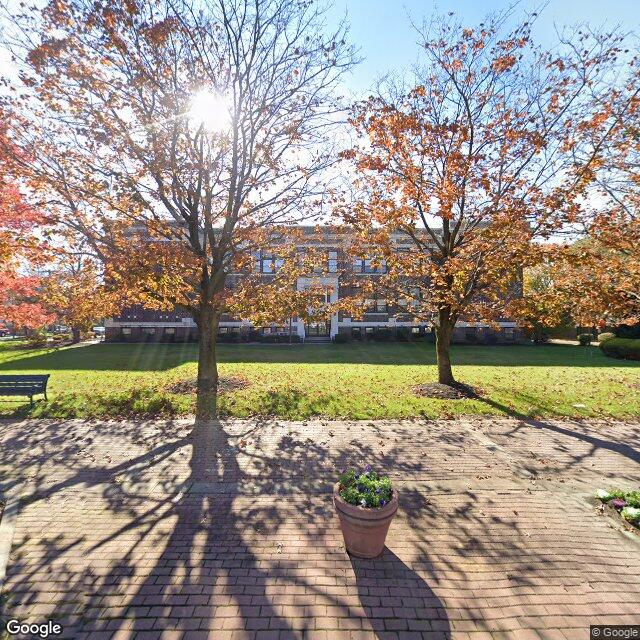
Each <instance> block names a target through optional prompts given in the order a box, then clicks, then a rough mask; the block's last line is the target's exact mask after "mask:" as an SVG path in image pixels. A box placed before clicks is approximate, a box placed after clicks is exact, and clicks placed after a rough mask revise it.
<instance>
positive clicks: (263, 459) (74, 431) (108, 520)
mask: <svg viewBox="0 0 640 640" xmlns="http://www.w3.org/2000/svg"><path fill="white" fill-rule="evenodd" d="M223 427H224V430H223V431H220V432H219V433H218V435H217V436H215V437H214V436H212V435H211V433H210V432H206V431H204V430H199V431H198V432H196V433H192V432H191V427H190V425H189V423H187V422H171V423H168V422H163V423H157V422H155V423H135V424H133V423H124V422H118V423H115V422H113V423H105V422H75V421H61V422H54V421H30V422H21V423H17V422H2V423H0V487H1V489H0V490H1V491H2V493H4V495H5V496H6V497H8V499H9V502H8V504H15V503H16V499H17V497H20V498H21V503H20V509H19V512H18V514H17V517H16V518H15V525H16V526H15V532H14V537H13V546H12V551H11V555H10V559H9V565H8V569H7V577H6V581H5V585H4V607H3V611H2V615H1V616H0V617H3V618H5V619H10V618H17V619H20V620H24V621H36V622H43V621H44V620H46V619H49V618H52V619H55V620H57V621H59V622H60V623H61V624H62V625H63V626H64V629H65V631H64V637H70V638H91V639H92V640H94V639H96V640H99V639H101V638H133V637H135V638H137V639H143V638H187V639H190V638H212V639H216V640H218V639H224V638H233V639H236V638H238V639H241V638H242V639H244V638H247V639H249V638H322V639H323V640H324V639H326V640H331V639H333V638H337V639H342V638H345V639H349V640H350V639H351V638H353V639H354V640H355V639H357V638H379V639H383V638H384V639H386V638H393V639H404V638H407V639H409V638H455V639H463V638H464V639H468V638H477V639H478V640H480V639H481V638H517V639H520V638H522V639H527V638H549V639H555V638H558V639H560V640H563V639H566V638H576V639H578V638H579V639H586V638H588V636H589V632H588V627H589V624H602V623H611V624H631V623H636V624H640V604H639V603H640V536H638V535H637V534H635V533H630V532H628V531H626V530H625V529H624V527H623V526H622V525H620V524H619V523H618V522H617V521H616V520H614V519H611V518H609V517H608V516H606V515H605V516H603V515H599V514H598V513H597V509H596V505H595V503H594V501H593V500H592V498H591V496H592V494H593V491H594V489H595V488H597V487H600V486H611V485H620V486H623V487H629V488H631V487H634V486H635V487H637V486H639V485H640V424H621V423H612V422H602V423H596V422H573V421H565V422H533V421H531V422H523V421H516V420H508V419H502V420H483V419H479V418H478V419H475V418H470V419H465V420H455V421H441V422H424V421H406V422H375V423H374V422H361V423H342V422H341V423H335V422H309V423H283V422H260V423H256V422H243V423H241V422H234V423H225V424H224V425H223ZM212 439H213V440H215V441H214V442H212V441H211V440H212ZM211 451H215V452H216V453H213V454H211V453H210V452H211ZM367 463H370V464H373V465H374V466H375V467H377V468H379V469H382V470H384V471H386V472H388V473H389V474H390V475H391V476H392V478H393V479H394V481H395V483H396V486H397V487H398V488H399V491H400V500H401V508H400V511H399V515H398V517H397V518H396V520H395V521H394V523H393V524H392V527H391V530H390V533H389V538H388V540H387V543H388V548H387V549H386V550H385V552H384V554H383V556H382V557H381V558H379V559H376V560H374V561H371V560H369V561H365V560H356V559H354V558H350V557H349V556H348V555H347V554H346V553H345V551H344V548H343V545H342V538H341V535H340V531H339V529H338V526H337V521H336V518H335V516H334V514H333V509H332V505H331V499H330V493H329V492H330V489H331V483H332V481H333V479H334V478H335V476H336V469H339V468H341V467H344V466H347V465H348V464H358V465H360V464H362V465H364V464H367Z"/></svg>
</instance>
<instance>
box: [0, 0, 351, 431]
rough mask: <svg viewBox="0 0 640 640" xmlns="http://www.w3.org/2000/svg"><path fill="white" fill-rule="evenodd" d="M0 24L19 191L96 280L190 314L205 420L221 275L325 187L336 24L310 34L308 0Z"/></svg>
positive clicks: (59, 3) (74, 9) (228, 1)
mask: <svg viewBox="0 0 640 640" xmlns="http://www.w3.org/2000/svg"><path fill="white" fill-rule="evenodd" d="M7 22H8V23H9V24H10V25H11V26H10V27H9V28H8V29H7V36H6V40H7V43H8V45H9V47H10V48H11V49H12V51H13V54H14V56H15V58H16V60H17V61H18V63H21V73H22V80H23V83H24V85H26V87H27V88H26V90H25V91H23V92H22V93H21V95H22V96H25V97H26V99H27V100H26V104H24V103H23V104H19V105H16V108H18V109H19V110H20V111H21V112H22V113H23V114H32V117H31V118H29V117H26V116H25V124H24V126H23V127H22V128H21V129H20V130H19V131H17V132H16V134H15V135H17V136H18V137H23V138H24V139H26V140H28V139H29V138H30V137H31V136H32V135H34V134H35V135H36V140H35V141H34V144H35V146H36V147H38V148H39V149H40V150H41V153H39V154H38V155H37V156H36V160H37V162H35V163H31V166H30V167H29V168H30V169H31V170H32V176H33V187H34V188H35V189H38V190H40V191H44V192H50V193H51V194H52V197H51V198H50V199H48V202H49V203H50V205H51V206H53V207H56V208H57V211H58V213H59V215H60V217H61V223H62V224H67V225H69V226H70V227H73V228H74V230H77V231H79V232H81V233H83V234H84V235H85V236H86V237H87V239H88V240H89V241H90V242H91V243H92V245H93V248H94V250H95V252H96V253H97V254H100V255H102V256H104V257H106V259H107V260H108V261H109V262H110V267H109V268H108V269H107V271H108V273H109V277H110V278H111V282H117V283H119V284H120V285H121V286H122V287H125V286H126V285H128V284H130V283H133V289H134V290H135V293H136V294H137V293H138V292H141V293H142V294H143V295H144V296H145V299H146V300H150V301H151V300H157V301H158V304H173V303H176V302H177V303H179V304H181V305H182V306H184V307H186V308H187V309H189V311H190V312H191V313H192V314H193V316H194V318H195V321H196V323H197V325H198V328H199V333H200V345H199V356H198V382H197V391H198V399H197V405H196V415H197V417H198V418H199V419H208V418H211V417H213V416H215V412H216V392H217V385H218V373H217V364H216V363H217V360H216V350H215V337H216V333H217V326H218V321H219V318H220V315H221V314H222V313H223V312H224V311H225V309H226V304H227V298H228V296H229V293H228V291H227V287H226V283H227V282H228V276H229V274H230V273H231V272H232V271H233V269H234V268H235V265H237V264H239V263H240V264H241V263H242V262H243V255H246V254H249V253H250V252H251V251H253V250H254V249H255V247H256V246H257V244H258V243H259V242H260V241H261V240H262V238H263V237H264V236H263V232H264V231H265V230H266V229H269V228H270V227H273V226H277V225H282V224H287V223H291V222H292V221H294V220H299V219H300V218H301V217H303V216H304V215H305V214H306V213H307V211H308V209H307V204H308V203H309V202H311V201H313V200H314V199H315V198H317V197H318V196H319V195H320V193H321V192H322V191H323V190H324V189H325V187H326V185H325V183H324V181H323V180H322V179H321V174H322V172H323V171H324V170H325V169H326V168H327V167H328V166H329V165H330V164H331V163H332V162H333V161H334V154H332V153H329V150H328V148H327V146H326V142H327V140H328V132H329V131H330V130H331V127H332V126H333V125H334V124H335V120H336V109H337V106H336V102H335V99H334V88H335V87H336V85H337V83H338V81H339V78H340V76H341V74H342V73H343V72H344V71H345V70H346V69H348V68H349V67H350V66H351V65H352V64H353V62H354V58H353V52H352V49H351V47H350V46H349V45H348V44H347V43H346V41H345V27H344V26H341V27H339V28H338V29H337V31H336V32H334V33H330V34H325V33H323V11H322V9H320V8H319V6H318V4H317V3H316V2H312V1H308V0H294V1H292V2H282V1H281V0H204V1H198V2H191V1H190V0H178V1H176V2H174V1H168V0H161V1H160V2H153V3H150V2H137V1H136V0H116V1H114V0H108V1H98V2H94V1H93V0H67V1H64V0H51V1H50V2H48V3H47V4H46V6H45V7H44V9H43V10H41V11H40V10H38V9H35V8H34V9H31V8H28V9H24V11H23V12H22V13H20V14H19V15H12V16H7ZM43 123H44V124H43ZM43 134H44V135H43ZM78 204H80V205H81V206H78ZM138 241H139V242H138ZM136 243H137V244H136ZM145 244H146V249H145ZM154 259H157V260H158V261H159V263H158V262H156V263H154ZM130 265H137V266H138V267H139V269H140V271H139V273H138V276H139V277H136V274H135V273H131V272H130V271H128V267H129V266H130ZM162 265H183V266H184V267H185V270H184V272H182V273H169V272H167V271H166V270H164V269H163V268H162Z"/></svg>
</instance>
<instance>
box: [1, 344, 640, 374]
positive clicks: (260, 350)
mask: <svg viewBox="0 0 640 640" xmlns="http://www.w3.org/2000/svg"><path fill="white" fill-rule="evenodd" d="M218 353H219V358H220V362H222V363H225V362H226V363H256V364H257V363H264V364H269V363H273V364H378V365H435V349H434V346H433V345H432V344H430V343H425V342H415V343H402V342H390V343H357V342H352V343H348V344H339V345H335V344H314V345H311V344H304V345H296V346H295V347H291V345H288V344H287V345H264V344H249V345H228V344H221V345H219V346H218ZM452 355H453V361H454V366H456V367H461V366H480V367H481V366H492V367H518V366H528V367H531V366H534V367H578V368H579V367H598V368H610V367H622V368H636V369H637V368H640V363H637V362H632V361H626V360H615V359H613V358H608V357H606V356H604V355H603V354H602V353H601V351H600V350H599V349H598V348H597V347H587V348H585V347H576V346H573V345H539V346H534V345H507V346H495V345H493V346H472V345H467V346H465V345H454V346H453V347H452ZM196 358H197V345H194V344H188V343H184V344H145V343H135V344H111V343H106V344H105V343H101V344H92V345H87V346H81V347H75V348H62V349H49V350H47V351H44V352H43V351H42V350H36V351H24V350H19V351H12V352H10V353H0V371H65V370H80V371H82V370H86V371H89V370H92V371H97V372H99V371H166V370H169V369H174V368H175V367H179V366H181V365H183V364H186V363H195V362H196Z"/></svg>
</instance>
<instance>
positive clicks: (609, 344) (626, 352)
mask: <svg viewBox="0 0 640 640" xmlns="http://www.w3.org/2000/svg"><path fill="white" fill-rule="evenodd" d="M600 348H601V349H602V351H603V352H604V354H605V355H607V356H611V357H612V358H623V359H625V360H640V339H638V340H631V339H629V338H609V339H608V340H604V341H602V342H600Z"/></svg>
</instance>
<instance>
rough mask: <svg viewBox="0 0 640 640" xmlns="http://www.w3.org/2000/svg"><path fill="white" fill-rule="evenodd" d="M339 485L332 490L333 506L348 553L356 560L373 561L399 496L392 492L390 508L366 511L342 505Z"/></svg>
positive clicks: (394, 511)
mask: <svg viewBox="0 0 640 640" xmlns="http://www.w3.org/2000/svg"><path fill="white" fill-rule="evenodd" d="M339 487H340V483H339V482H338V483H336V485H335V486H334V488H333V504H334V506H335V508H336V512H337V513H338V518H339V519H340V528H341V529H342V537H343V538H344V544H345V546H346V547H347V551H348V552H349V553H350V554H352V555H354V556H357V557H358V558H375V557H376V556H379V555H380V554H381V553H382V550H383V549H384V541H385V539H386V537H387V531H389V525H390V524H391V521H392V520H393V517H394V516H395V515H396V511H397V510H398V494H397V492H396V491H395V489H394V491H393V494H392V496H391V500H390V501H389V504H385V505H384V507H382V508H380V509H368V508H366V507H359V506H356V505H353V504H349V503H348V502H345V501H344V500H343V499H342V498H341V497H340V490H339Z"/></svg>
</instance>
